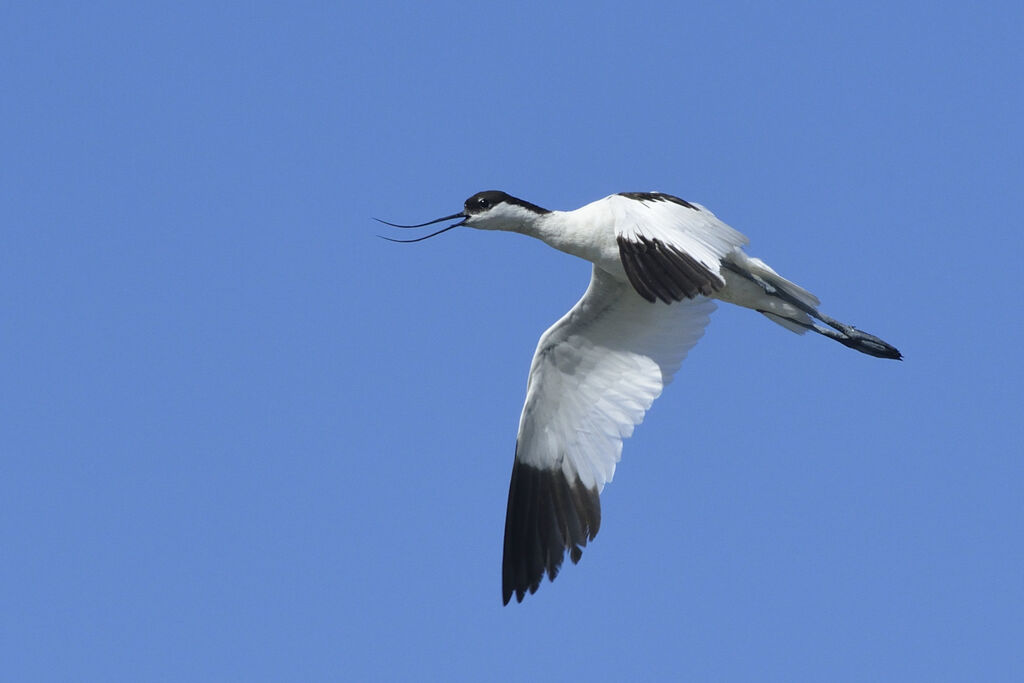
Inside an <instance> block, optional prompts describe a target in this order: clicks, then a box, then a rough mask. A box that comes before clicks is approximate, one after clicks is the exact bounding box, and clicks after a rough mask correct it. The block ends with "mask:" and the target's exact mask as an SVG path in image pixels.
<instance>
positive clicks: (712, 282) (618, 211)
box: [609, 192, 747, 303]
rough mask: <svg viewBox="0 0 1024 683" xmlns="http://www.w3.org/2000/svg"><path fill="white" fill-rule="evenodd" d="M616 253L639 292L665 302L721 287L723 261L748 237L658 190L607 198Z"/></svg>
mask: <svg viewBox="0 0 1024 683" xmlns="http://www.w3.org/2000/svg"><path fill="white" fill-rule="evenodd" d="M609 199H610V200H611V202H612V204H611V205H612V207H613V210H614V211H615V226H616V239H617V241H618V244H619V257H620V258H621V260H622V266H623V268H624V269H625V271H626V276H627V277H628V278H629V281H630V283H631V284H632V285H633V287H634V288H635V289H636V291H637V293H639V294H640V296H642V297H644V298H645V299H647V300H648V301H650V302H654V301H656V300H658V299H661V300H662V301H664V302H665V303H671V302H673V301H682V300H683V299H691V298H693V297H695V296H697V295H698V294H703V295H704V296H709V295H711V294H713V293H714V292H715V291H717V290H719V289H721V288H722V287H724V286H725V279H724V278H723V277H722V275H721V262H722V259H723V258H724V257H725V256H726V255H728V254H730V253H731V252H733V251H735V250H736V249H738V248H739V247H741V246H743V245H744V244H746V243H747V238H746V237H745V236H744V235H743V234H742V233H740V232H737V231H736V230H734V229H732V228H731V227H729V226H728V225H726V224H725V223H723V222H722V221H720V220H718V218H716V217H715V214H713V213H711V212H710V211H708V210H707V209H705V208H704V207H703V206H701V205H700V204H691V203H690V202H687V201H685V200H683V199H679V198H678V197H673V196H672V195H669V194H662V193H660V192H625V193H622V194H618V195H613V196H612V197H610V198H609Z"/></svg>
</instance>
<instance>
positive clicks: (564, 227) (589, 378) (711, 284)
mask: <svg viewBox="0 0 1024 683" xmlns="http://www.w3.org/2000/svg"><path fill="white" fill-rule="evenodd" d="M448 220H456V221H457V222H456V223H454V224H452V225H449V226H447V227H445V228H443V229H441V230H438V231H437V232H434V233H431V234H429V235H426V236H424V237H418V238H415V239H410V240H399V239H394V238H387V237H385V239H389V240H391V241H394V242H419V241H422V240H424V239H428V238H430V237H434V236H435V235H439V234H441V233H443V232H446V231H448V230H451V229H453V228H456V227H459V226H466V227H470V228H477V229H480V230H506V231H510V232H518V233H522V234H524V235H529V236H530V237H535V238H537V239H540V240H543V241H544V242H546V243H547V244H548V245H550V246H552V247H554V248H555V249H558V250H559V251H564V252H566V253H568V254H572V255H573V256H578V257H580V258H583V259H586V260H587V261H590V262H591V263H592V264H593V272H592V275H591V278H590V285H589V286H588V287H587V291H586V292H585V293H584V294H583V297H582V298H581V299H580V300H579V301H578V302H577V303H576V305H575V306H573V307H572V309H571V310H570V311H569V312H568V313H566V314H565V315H564V316H563V317H562V319H561V320H559V321H558V322H556V323H555V324H554V325H552V326H551V327H550V328H549V329H548V330H547V331H546V332H545V333H544V334H543V335H541V337H540V341H539V342H538V344H537V351H536V353H535V354H534V356H533V362H532V364H531V365H530V375H529V380H528V383H527V388H526V404H525V405H524V406H523V413H522V416H521V417H520V420H519V434H518V437H517V439H516V452H515V461H514V463H513V465H512V481H511V483H510V485H509V492H508V508H507V510H506V514H505V545H504V555H503V559H502V571H501V580H502V600H503V603H504V604H506V605H507V604H508V602H509V600H511V598H512V596H513V595H515V597H516V600H517V601H520V602H521V601H522V600H523V597H524V596H525V595H526V594H527V593H534V592H536V590H537V588H538V587H539V586H540V583H541V581H542V579H543V578H544V575H545V574H547V576H548V578H549V579H550V580H552V581H553V580H554V578H555V576H556V575H557V574H558V571H559V569H560V567H561V566H562V561H563V559H564V557H565V553H566V551H568V553H569V558H570V559H571V560H572V562H573V563H574V564H575V563H576V562H578V561H579V559H580V557H581V555H582V548H583V547H584V546H586V544H587V541H592V540H594V537H595V536H596V535H597V531H598V528H599V527H600V525H601V503H600V499H599V495H600V493H601V490H602V489H603V488H604V485H605V484H606V483H608V482H610V481H611V479H612V474H613V473H614V472H615V465H616V463H617V462H618V461H619V458H620V456H621V453H622V441H623V439H626V438H628V437H629V436H630V435H632V433H633V429H634V428H635V427H636V425H638V424H640V422H641V421H642V420H643V418H644V414H645V413H646V412H647V410H648V409H649V408H650V407H651V404H652V403H653V402H654V399H656V398H657V397H658V396H659V395H660V394H661V392H662V390H663V389H664V388H665V386H666V385H667V384H668V383H669V382H670V381H671V380H672V376H673V375H674V374H675V372H676V370H678V369H679V365H680V363H682V361H683V359H684V358H685V357H686V354H687V352H688V351H689V350H690V349H691V348H693V346H694V344H696V343H697V341H698V340H699V339H700V338H701V336H703V334H704V328H705V327H706V326H707V324H708V321H709V316H710V314H711V312H712V311H713V310H714V309H715V300H716V299H717V300H719V301H726V302H728V303H731V304H735V305H737V306H743V307H744V308H749V309H753V310H755V311H757V312H758V313H761V314H763V315H764V316H766V317H767V318H769V319H770V320H771V321H773V322H775V323H778V324H779V325H782V326H783V327H785V328H786V329H788V330H791V331H793V332H796V333H797V334H803V333H805V332H808V331H810V332H815V333H817V334H820V335H822V336H825V337H828V338H829V339H834V340H835V341H837V342H839V343H840V344H843V345H844V346H848V347H849V348H851V349H855V350H857V351H860V352H861V353H866V354H868V355H871V356H876V357H878V358H892V359H896V360H900V359H901V358H902V356H901V354H900V352H899V351H898V350H897V349H896V348H895V347H893V346H892V345H890V344H888V343H886V342H884V341H882V340H881V339H879V338H878V337H876V336H874V335H871V334H868V333H866V332H863V331H861V330H858V329H857V328H855V327H853V326H852V325H847V324H844V323H841V322H839V321H838V320H835V319H833V318H830V317H828V316H827V315H825V314H823V313H821V312H820V311H819V310H818V305H819V301H818V298H817V297H816V296H814V295H813V294H811V293H810V292H808V291H807V290H806V289H804V288H802V287H800V286H798V285H796V284H794V283H792V282H790V281H789V280H787V279H785V278H783V277H782V276H780V275H779V274H778V273H776V272H775V271H774V270H772V269H771V268H770V267H769V266H768V265H767V264H766V263H764V262H763V261H761V260H760V259H757V258H753V257H750V256H748V255H747V254H746V253H744V251H743V247H744V246H745V245H746V244H747V241H748V240H747V238H746V237H745V236H744V235H742V234H741V233H739V232H737V231H736V230H734V229H733V228H731V227H729V226H728V225H726V224H725V223H723V222H722V221H721V220H719V219H718V218H716V217H715V215H714V214H713V213H711V212H710V211H709V210H707V209H706V208H704V207H703V206H701V205H700V204H695V203H692V202H688V201H685V200H683V199H680V198H678V197H674V196H672V195H670V194H664V193H661V192H622V193H619V194H613V195H610V196H608V197H605V198H604V199H599V200H597V201H595V202H592V203H590V204H587V205H586V206H582V207H580V208H578V209H575V210H573V211H549V210H547V209H542V208H541V207H539V206H537V205H535V204H531V203H530V202H527V201H524V200H522V199H517V198H516V197H513V196H511V195H508V194H506V193H505V192H501V191H498V190H488V191H486V192H478V193H477V194H475V195H473V196H472V197H470V198H469V199H467V200H466V202H465V205H464V206H463V209H462V211H460V212H458V213H455V214H452V215H450V216H445V217H443V218H438V219H436V220H433V221H428V222H426V223H420V224H418V225H400V224H396V223H387V222H386V221H381V222H382V223H386V224H387V225H391V226H394V227H397V228H419V227H424V226H427V225H432V224H434V223H440V222H444V221H448ZM821 323H823V324H821Z"/></svg>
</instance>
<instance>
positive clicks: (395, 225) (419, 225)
mask: <svg viewBox="0 0 1024 683" xmlns="http://www.w3.org/2000/svg"><path fill="white" fill-rule="evenodd" d="M456 218H461V219H462V220H461V221H459V222H458V223H453V224H452V225H449V226H448V227H447V228H442V229H441V230H438V231H437V232H432V233H430V234H429V235H427V236H426V237H417V238H416V239H413V240H396V239H392V238H390V237H384V235H378V237H380V238H381V239H385V240H387V241H389V242H405V243H409V242H422V241H423V240H426V239H430V238H431V237H434V236H435V235H440V234H441V233H442V232H447V231H449V230H451V229H452V228H457V227H459V226H460V225H465V224H466V219H467V218H469V216H467V215H466V214H465V213H463V212H461V211H460V212H459V213H453V214H452V215H451V216H445V217H443V218H435V219H434V220H432V221H427V222H426V223H417V224H416V225H401V224H399V223H389V222H387V221H382V220H381V219H379V218H374V219H373V220H375V221H377V222H378V223H383V224H384V225H390V226H391V227H393V228H422V227H423V226H425V225H433V224H434V223H441V222H442V221H450V220H454V219H456Z"/></svg>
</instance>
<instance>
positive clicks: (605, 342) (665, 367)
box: [502, 266, 715, 604]
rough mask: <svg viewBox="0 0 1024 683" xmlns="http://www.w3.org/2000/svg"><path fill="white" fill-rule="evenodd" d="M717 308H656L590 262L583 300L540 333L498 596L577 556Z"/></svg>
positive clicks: (690, 304) (705, 302) (534, 582)
mask: <svg viewBox="0 0 1024 683" xmlns="http://www.w3.org/2000/svg"><path fill="white" fill-rule="evenodd" d="M714 309H715V305H714V303H713V302H712V301H710V300H709V299H706V298H704V297H702V296H698V297H696V298H694V299H692V300H688V301H685V302H683V303H681V304H676V305H674V306H669V307H665V306H652V305H651V304H650V303H648V302H647V301H644V300H643V299H642V298H640V297H639V296H637V293H636V292H635V291H634V290H633V288H632V287H630V285H629V284H628V283H626V282H623V281H622V280H619V279H617V278H615V277H613V276H612V275H609V274H608V273H606V272H605V271H603V270H601V269H600V268H597V267H596V266H595V267H594V271H593V276H592V277H591V280H590V286H589V288H588V289H587V291H586V293H585V294H584V295H583V298H582V299H580V300H579V302H578V303H577V304H576V305H575V306H573V308H572V310H570V311H569V312H568V313H567V314H566V315H565V316H564V317H563V318H562V319H561V320H559V321H558V322H557V323H555V324H554V325H553V326H552V327H551V328H550V329H549V330H548V331H547V332H545V333H544V334H543V336H541V338H540V342H539V343H538V344H537V352H536V354H535V355H534V357H533V364H532V366H531V368H530V379H529V382H528V384H527V389H526V405H525V406H524V407H523V415H522V417H521V418H520V421H519V436H518V439H517V441H516V458H515V464H514V466H513V468H512V482H511V484H510V485H509V493H508V511H507V513H506V517H505V550H504V559H503V562H502V593H503V598H504V602H505V603H506V604H508V601H509V600H510V599H511V597H512V594H513V593H515V595H516V599H517V600H519V601H521V600H522V599H523V597H524V596H525V594H526V593H527V591H529V592H530V593H533V592H535V591H536V590H537V588H538V586H540V582H541V579H543V577H544V573H545V572H547V575H548V577H549V578H550V579H552V580H553V579H554V578H555V575H556V574H557V573H558V569H559V567H561V565H562V560H563V558H564V555H565V551H566V550H568V551H569V553H570V557H571V559H572V561H573V562H574V563H575V562H577V561H578V560H579V558H580V555H581V553H582V550H581V548H582V546H585V545H586V544H587V541H588V540H592V539H593V538H594V536H595V535H596V534H597V530H598V527H599V526H600V523H601V504H600V501H599V498H598V495H599V494H600V492H601V489H602V488H603V487H604V485H605V483H607V482H609V481H611V479H612V474H613V473H614V472H615V463H617V462H618V461H619V457H620V454H621V453H622V440H623V439H625V438H628V437H629V436H630V435H631V434H632V433H633V428H634V427H635V426H636V425H637V424H639V423H640V422H641V420H643V418H644V414H645V413H646V412H647V409H648V408H650V407H651V404H652V403H653V402H654V399H656V398H657V397H658V396H659V395H660V394H661V391H662V389H663V388H664V387H665V385H666V384H668V383H669V382H670V381H671V379H672V375H673V374H674V373H675V371H676V370H677V369H678V368H679V364H680V363H682V361H683V358H685V357H686V353H687V352H688V351H689V350H690V349H691V348H692V347H693V345H694V344H696V343H697V340H698V339H700V337H701V336H702V335H703V334H704V328H705V326H707V324H708V320H709V318H708V316H709V315H710V314H711V312H712V311H713V310H714Z"/></svg>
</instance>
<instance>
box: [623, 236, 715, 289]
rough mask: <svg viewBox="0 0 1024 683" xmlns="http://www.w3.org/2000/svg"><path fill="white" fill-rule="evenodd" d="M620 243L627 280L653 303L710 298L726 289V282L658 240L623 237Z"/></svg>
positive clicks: (695, 260)
mask: <svg viewBox="0 0 1024 683" xmlns="http://www.w3.org/2000/svg"><path fill="white" fill-rule="evenodd" d="M618 243H619V258H620V259H621V260H622V267H623V268H624V269H625V270H626V277H628V278H629V282H630V284H632V285H633V288H634V289H635V290H636V291H637V293H638V294H639V295H640V296H642V297H643V298H645V299H647V300H648V301H650V302H651V303H654V302H655V301H657V300H658V299H661V300H662V301H664V302H665V303H667V304H670V303H672V302H673V301H682V300H683V299H692V298H694V297H695V296H697V295H698V294H703V295H704V296H710V295H711V294H713V293H714V292H716V291H718V290H719V289H721V288H722V287H724V286H725V281H724V280H723V279H722V278H721V277H720V276H718V275H717V274H715V273H713V272H712V271H711V270H709V269H708V268H707V266H705V265H704V264H702V263H701V262H700V261H698V260H697V259H695V258H693V257H692V256H690V255H689V254H687V253H686V252H685V251H682V250H680V249H677V248H676V247H674V246H672V245H671V244H665V243H664V242H662V241H661V240H659V239H657V238H655V239H647V238H646V237H642V236H641V237H637V238H634V239H630V238H627V237H624V236H622V235H620V236H619V237H618Z"/></svg>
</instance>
